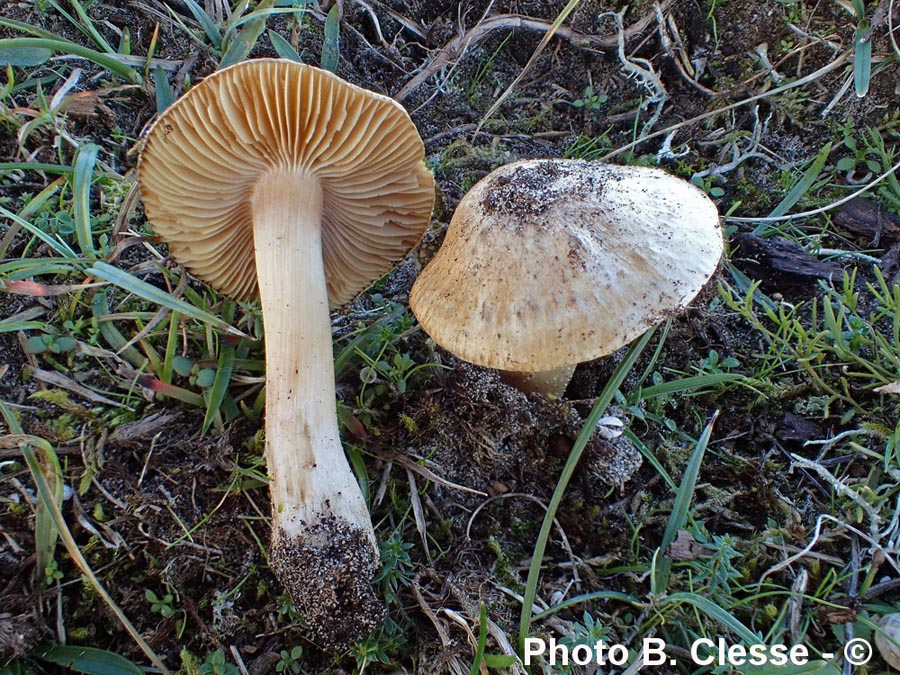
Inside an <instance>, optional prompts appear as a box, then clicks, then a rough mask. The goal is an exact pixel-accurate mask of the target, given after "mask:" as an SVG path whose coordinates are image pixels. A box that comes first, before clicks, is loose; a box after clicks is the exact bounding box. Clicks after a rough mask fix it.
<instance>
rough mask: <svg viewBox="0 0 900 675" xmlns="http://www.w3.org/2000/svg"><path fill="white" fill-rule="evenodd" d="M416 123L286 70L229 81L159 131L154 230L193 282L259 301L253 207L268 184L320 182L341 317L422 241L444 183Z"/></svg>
mask: <svg viewBox="0 0 900 675" xmlns="http://www.w3.org/2000/svg"><path fill="white" fill-rule="evenodd" d="M424 154H425V149H424V145H423V144H422V140H421V138H419V134H418V132H417V131H416V128H415V126H414V125H413V123H412V120H410V118H409V115H408V114H407V113H406V111H405V110H404V109H403V108H402V107H401V106H400V104H399V103H397V102H396V101H394V100H393V99H391V98H388V97H387V96H382V95H380V94H376V93H374V92H370V91H367V90H365V89H362V88H360V87H357V86H354V85H352V84H349V83H347V82H345V81H344V80H342V79H340V78H339V77H337V76H336V75H333V74H332V73H330V72H328V71H325V70H321V69H319V68H314V67H312V66H307V65H304V64H301V63H297V62H294V61H290V60H286V59H257V60H252V61H245V62H243V63H239V64H236V65H234V66H231V67H229V68H225V69H223V70H220V71H218V72H216V73H214V74H212V75H210V76H209V77H207V78H206V79H205V80H203V82H201V83H200V84H198V85H197V86H196V87H194V88H193V89H191V90H190V91H189V92H188V93H187V94H185V95H184V96H183V97H181V98H180V99H178V100H177V101H175V102H174V103H173V104H172V105H171V106H170V107H169V108H167V109H166V110H165V111H164V112H163V113H162V114H161V115H160V116H159V118H158V119H157V120H156V121H155V122H154V123H153V125H152V126H151V127H150V129H149V130H148V132H147V135H146V142H145V145H144V148H143V150H142V151H141V155H140V159H139V162H138V176H139V182H140V186H141V197H142V199H143V202H144V206H145V209H146V211H147V216H148V218H149V220H150V222H151V223H152V224H153V228H154V230H155V231H156V232H157V234H159V235H160V236H162V238H163V239H165V240H166V241H167V242H168V244H169V251H170V253H171V254H172V256H173V257H174V258H175V259H176V260H177V261H178V262H180V263H181V264H182V265H184V266H185V267H186V268H187V269H188V270H190V271H191V272H192V273H193V274H195V275H196V276H198V277H199V278H201V279H203V280H204V281H206V282H207V283H209V284H210V285H211V286H213V287H214V288H216V289H218V290H219V291H221V292H222V293H224V294H226V295H228V296H231V297H233V298H235V299H238V300H248V299H252V298H254V297H255V296H256V295H257V285H256V264H255V260H254V248H253V217H252V212H251V206H250V202H251V197H252V195H253V190H254V186H255V185H256V182H257V181H258V180H259V179H260V178H261V177H263V176H265V175H266V174H267V173H268V172H270V171H274V170H282V171H283V170H289V171H295V172H298V173H301V174H307V175H311V176H315V177H317V178H318V179H319V180H320V184H321V187H322V193H323V216H322V245H323V257H324V261H325V274H326V279H327V283H328V297H329V302H330V304H331V305H332V307H338V306H340V305H342V304H344V303H346V302H348V301H349V300H351V299H352V298H353V297H354V296H356V295H357V294H358V293H360V292H361V291H362V290H364V289H365V288H366V287H368V286H369V285H370V284H371V283H372V282H373V281H375V280H376V279H378V278H379V277H381V276H382V275H383V274H385V273H386V272H387V271H388V270H390V268H391V267H392V266H393V264H394V263H395V262H396V261H397V260H399V259H401V258H402V257H403V256H404V255H405V254H406V253H407V251H409V249H410V248H412V246H414V245H415V244H416V242H417V241H418V240H419V238H420V237H421V235H422V233H423V232H424V230H425V228H426V227H427V226H428V222H429V220H430V217H431V210H432V206H433V204H434V177H433V176H432V174H431V172H430V171H429V170H428V168H427V167H426V166H425V163H424Z"/></svg>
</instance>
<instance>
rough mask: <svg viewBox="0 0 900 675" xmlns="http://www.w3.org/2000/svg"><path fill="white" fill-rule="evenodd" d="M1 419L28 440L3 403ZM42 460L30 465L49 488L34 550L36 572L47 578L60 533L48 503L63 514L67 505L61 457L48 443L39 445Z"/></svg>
mask: <svg viewBox="0 0 900 675" xmlns="http://www.w3.org/2000/svg"><path fill="white" fill-rule="evenodd" d="M0 415H2V417H3V420H4V421H5V422H6V426H7V427H9V430H10V431H11V432H12V433H13V434H14V435H15V436H20V437H24V435H23V434H24V432H23V430H22V426H21V425H20V424H19V420H18V419H17V418H16V416H15V415H13V414H12V412H11V411H10V410H9V409H8V408H7V407H6V405H5V404H4V403H3V402H2V401H0ZM38 450H39V452H40V455H41V458H40V459H38V458H37V456H36V455H32V457H33V459H34V462H33V463H32V464H30V465H29V468H30V469H31V471H32V473H33V474H35V475H40V476H41V478H42V480H43V481H44V484H45V485H46V487H47V490H46V497H47V499H46V500H43V499H39V500H37V503H36V504H35V509H34V548H35V556H36V558H37V560H36V562H35V568H36V571H37V573H38V574H42V575H43V574H44V573H45V572H46V570H47V568H48V567H49V566H50V564H51V562H52V561H53V557H54V556H53V553H54V551H55V550H56V542H57V540H58V539H59V532H58V530H57V529H56V527H55V526H54V524H53V516H52V510H51V509H48V503H52V504H54V505H55V506H56V509H57V510H59V508H60V506H62V502H63V477H62V467H61V466H60V465H59V457H58V456H57V454H56V451H55V450H54V449H53V446H52V445H50V444H49V443H48V442H47V441H43V442H42V443H40V444H39V445H38Z"/></svg>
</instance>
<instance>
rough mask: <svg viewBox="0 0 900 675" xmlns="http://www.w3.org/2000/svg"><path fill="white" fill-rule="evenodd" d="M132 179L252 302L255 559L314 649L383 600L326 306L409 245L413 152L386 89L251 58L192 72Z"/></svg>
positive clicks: (173, 250) (217, 273)
mask: <svg viewBox="0 0 900 675" xmlns="http://www.w3.org/2000/svg"><path fill="white" fill-rule="evenodd" d="M138 175H139V182H140V186H141V195H142V199H143V202H144V206H145V208H146V212H147V216H148V219H149V220H150V222H151V223H152V225H153V228H154V229H155V231H156V233H157V234H159V235H160V236H161V237H162V238H163V239H164V240H165V241H166V242H168V245H169V252H170V254H171V255H172V256H173V257H174V258H175V259H176V260H177V261H178V262H179V263H181V264H182V265H184V266H185V267H186V268H187V269H188V270H189V271H190V272H192V273H193V274H195V275H196V276H197V277H199V278H200V279H202V280H204V281H206V282H207V283H209V284H210V285H211V286H212V287H214V288H216V289H218V290H219V291H221V292H222V293H224V294H226V295H228V296H231V297H232V298H235V299H237V300H251V299H254V298H255V297H256V296H257V294H258V296H259V298H260V299H261V302H262V313H263V323H264V326H265V337H266V411H265V415H266V447H265V454H266V460H267V465H268V473H269V480H270V483H269V487H270V493H271V502H272V544H271V549H270V552H269V565H270V567H271V568H272V570H273V572H274V573H275V575H276V576H277V577H278V578H279V579H280V580H281V582H282V583H283V584H284V585H285V586H286V588H287V590H288V591H289V594H290V596H291V598H292V599H293V601H294V602H295V603H296V604H297V606H298V607H299V608H300V610H301V612H302V613H303V615H304V618H305V619H306V621H307V624H308V625H309V627H310V630H311V632H312V633H313V634H314V635H315V636H316V637H317V638H318V639H319V640H320V641H321V642H323V643H325V644H327V645H339V644H347V643H350V642H352V641H353V640H355V639H358V638H360V637H361V636H362V635H364V634H365V632H366V631H367V630H368V629H370V628H372V627H373V626H374V625H375V623H376V622H377V620H378V618H380V615H381V613H382V612H383V608H382V605H381V603H380V602H378V601H377V600H376V598H375V595H374V593H373V592H372V589H371V582H372V580H373V577H374V574H375V571H376V569H377V567H378V565H379V554H378V547H377V542H376V539H375V533H374V530H373V528H372V521H371V516H370V515H369V512H368V509H367V506H366V502H365V500H364V498H363V495H362V493H361V491H360V488H359V485H358V484H357V482H356V479H355V477H354V474H353V472H352V471H351V469H350V466H349V464H348V463H347V460H346V457H345V456H344V453H343V448H342V446H341V441H340V436H339V431H338V423H337V413H336V401H335V382H334V364H333V353H332V342H331V322H330V317H329V310H330V309H334V308H337V307H340V306H341V305H343V304H345V303H346V302H348V301H349V300H351V299H352V298H353V297H354V296H355V295H357V294H358V293H359V292H361V291H362V290H364V289H365V288H366V287H368V286H369V285H370V284H371V283H372V282H373V281H375V280H376V279H378V278H379V277H380V276H382V275H384V274H385V273H386V272H387V271H389V270H390V268H391V267H392V266H393V264H394V263H395V262H396V261H398V260H399V259H401V258H402V257H403V256H404V255H405V254H406V253H407V252H408V251H409V249H410V248H411V247H412V246H413V245H414V244H415V243H416V242H417V241H418V240H419V238H420V237H421V234H422V232H423V231H424V229H425V228H426V227H427V225H428V222H429V220H430V216H431V210H432V206H433V202H434V178H433V176H432V174H431V172H430V171H429V170H428V169H427V168H426V166H425V163H424V146H423V144H422V141H421V139H420V138H419V135H418V133H417V132H416V129H415V127H414V126H413V123H412V121H411V120H410V118H409V116H408V115H407V113H406V111H405V110H404V109H403V108H402V107H401V106H400V105H399V104H398V103H396V102H395V101H394V100H392V99H390V98H387V97H385V96H381V95H379V94H375V93H373V92H370V91H366V90H364V89H361V88H359V87H356V86H353V85H351V84H349V83H347V82H345V81H343V80H341V79H340V78H338V77H336V76H334V75H332V74H331V73H329V72H326V71H324V70H320V69H318V68H313V67H310V66H306V65H303V64H300V63H296V62H293V61H288V60H281V59H259V60H253V61H247V62H244V63H240V64H238V65H235V66H232V67H229V68H225V69H224V70H221V71H219V72H217V73H215V74H213V75H210V76H209V77H208V78H206V79H205V80H204V81H203V82H202V83H201V84H199V85H197V86H196V87H194V88H193V89H191V90H190V91H189V92H188V93H187V94H186V95H185V96H184V97H182V98H181V99H179V100H178V101H176V102H175V103H174V104H173V105H172V106H171V107H169V108H168V109H167V110H166V111H165V112H163V113H162V114H161V115H160V117H159V118H158V119H157V120H156V122H155V123H154V124H153V125H152V127H151V128H150V129H149V131H148V132H147V136H146V141H145V145H144V148H143V150H142V152H141V155H140V159H139V164H138Z"/></svg>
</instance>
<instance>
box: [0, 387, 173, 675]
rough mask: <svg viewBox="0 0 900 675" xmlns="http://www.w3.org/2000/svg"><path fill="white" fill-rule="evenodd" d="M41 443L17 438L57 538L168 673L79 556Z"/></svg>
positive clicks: (166, 673) (132, 636) (114, 611)
mask: <svg viewBox="0 0 900 675" xmlns="http://www.w3.org/2000/svg"><path fill="white" fill-rule="evenodd" d="M0 408H2V409H3V413H4V417H8V415H7V411H6V407H5V406H4V405H3V404H2V403H0ZM44 445H47V446H49V445H50V444H49V443H47V441H45V440H44V439H43V438H37V437H35V436H23V437H22V439H21V441H20V447H21V450H22V455H23V456H24V457H25V463H26V464H27V465H28V468H29V470H30V471H31V475H32V478H33V479H34V482H35V485H36V486H37V490H38V498H39V499H40V501H41V502H43V503H44V505H45V506H46V508H47V510H48V511H49V512H50V515H51V517H52V518H53V523H54V524H55V526H56V529H57V531H58V533H59V536H60V538H61V539H62V542H63V544H64V545H65V547H66V550H67V551H68V552H69V555H70V556H71V558H72V560H73V561H74V562H75V564H76V565H77V566H78V568H79V569H80V570H81V572H82V574H84V576H85V577H87V579H88V581H89V582H90V583H91V585H92V586H93V588H94V590H95V591H96V592H97V594H98V595H99V596H100V597H102V598H103V600H104V601H105V602H106V604H107V605H108V606H109V608H110V609H111V610H112V612H113V614H115V616H116V618H117V619H118V620H119V622H120V623H121V624H122V626H123V627H124V628H125V630H126V631H127V632H128V634H129V635H130V636H131V638H132V639H133V640H134V641H135V643H137V645H138V646H139V647H140V648H141V650H142V651H143V652H144V654H146V655H147V658H149V659H150V661H151V662H152V663H153V665H155V666H156V667H157V668H159V670H160V672H162V673H164V675H170V671H169V669H168V668H166V666H165V664H164V663H163V662H162V659H160V658H159V656H157V655H156V652H154V651H153V649H152V648H151V647H150V645H148V644H147V641H146V640H144V638H143V637H142V636H141V634H140V633H139V632H138V630H137V628H135V627H134V625H133V624H132V623H131V621H129V620H128V617H127V616H125V613H124V612H123V611H122V610H121V608H120V607H119V606H118V605H117V604H116V603H115V601H114V600H113V599H112V596H110V594H109V593H107V591H106V588H105V587H104V586H103V584H101V583H100V580H99V579H98V578H97V576H96V575H95V574H94V570H92V569H91V566H90V565H88V563H87V561H86V560H85V559H84V556H83V555H81V550H80V549H79V548H78V543H77V542H76V541H75V539H74V537H72V533H71V532H70V531H69V527H68V526H67V525H66V521H65V518H63V515H62V511H61V510H60V509H59V507H58V506H57V504H56V502H55V501H54V500H53V491H52V488H51V487H50V485H48V484H47V481H46V480H45V479H44V475H43V473H42V472H41V465H40V462H38V460H37V457H36V456H35V454H34V450H33V449H32V446H37V447H42V446H44Z"/></svg>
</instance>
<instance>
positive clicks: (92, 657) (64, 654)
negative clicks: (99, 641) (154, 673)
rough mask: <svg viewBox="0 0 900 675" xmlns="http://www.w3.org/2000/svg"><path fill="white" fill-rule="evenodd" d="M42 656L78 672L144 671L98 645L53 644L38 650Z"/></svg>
mask: <svg viewBox="0 0 900 675" xmlns="http://www.w3.org/2000/svg"><path fill="white" fill-rule="evenodd" d="M38 654H39V656H40V658H42V659H43V660H44V661H49V662H50V663H55V664H56V665H58V666H63V667H65V668H69V669H70V670H72V671H74V672H76V673H90V674H91V675H143V673H144V671H143V670H141V669H140V668H138V667H137V666H136V665H135V664H134V663H132V662H131V661H129V660H128V659H126V658H125V657H124V656H121V655H119V654H116V653H115V652H110V651H107V650H105V649H97V648H96V647H83V646H71V645H51V646H49V647H46V648H44V649H41V650H40V651H39V652H38Z"/></svg>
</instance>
